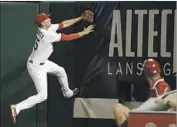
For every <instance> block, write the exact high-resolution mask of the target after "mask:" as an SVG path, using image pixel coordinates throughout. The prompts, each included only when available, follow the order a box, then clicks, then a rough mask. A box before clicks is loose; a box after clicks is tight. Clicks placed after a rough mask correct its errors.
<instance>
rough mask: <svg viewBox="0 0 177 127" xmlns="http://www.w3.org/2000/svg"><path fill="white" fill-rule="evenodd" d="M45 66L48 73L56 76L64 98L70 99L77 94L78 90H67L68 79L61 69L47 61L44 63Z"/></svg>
mask: <svg viewBox="0 0 177 127" xmlns="http://www.w3.org/2000/svg"><path fill="white" fill-rule="evenodd" d="M45 66H46V67H45V68H47V72H48V73H50V74H53V75H55V76H57V78H58V81H59V83H60V85H61V90H62V92H63V96H64V97H66V98H70V97H72V96H73V95H75V94H77V93H78V89H74V90H71V89H70V88H69V83H68V77H67V74H66V72H65V69H64V68H63V67H61V66H59V65H57V64H55V63H54V62H52V61H49V60H48V61H47V62H46V63H45Z"/></svg>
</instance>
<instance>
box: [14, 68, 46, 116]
mask: <svg viewBox="0 0 177 127" xmlns="http://www.w3.org/2000/svg"><path fill="white" fill-rule="evenodd" d="M28 72H29V75H30V76H31V78H32V80H33V82H34V84H35V87H36V89H37V92H38V94H36V95H34V96H31V97H29V98H27V99H26V100H24V101H22V102H20V103H18V104H15V105H12V106H11V109H12V115H15V114H14V113H13V112H14V111H15V112H16V115H18V114H19V112H20V111H21V110H24V109H28V108H31V107H33V106H34V105H36V104H38V103H41V102H42V101H45V100H46V99H47V73H46V72H45V71H43V70H42V69H39V68H38V70H36V69H33V68H30V67H28Z"/></svg>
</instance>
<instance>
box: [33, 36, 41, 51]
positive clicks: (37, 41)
mask: <svg viewBox="0 0 177 127" xmlns="http://www.w3.org/2000/svg"><path fill="white" fill-rule="evenodd" d="M39 41H40V40H39V38H38V37H37V38H36V41H35V42H36V43H35V44H34V50H37V48H38V43H39Z"/></svg>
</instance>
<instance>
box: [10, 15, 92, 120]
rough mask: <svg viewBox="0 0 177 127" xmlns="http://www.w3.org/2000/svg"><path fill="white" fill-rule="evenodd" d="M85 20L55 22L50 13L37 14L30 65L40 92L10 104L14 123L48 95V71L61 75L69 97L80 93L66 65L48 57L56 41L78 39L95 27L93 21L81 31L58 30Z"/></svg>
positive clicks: (64, 94)
mask: <svg viewBox="0 0 177 127" xmlns="http://www.w3.org/2000/svg"><path fill="white" fill-rule="evenodd" d="M81 20H84V19H83V17H82V15H81V16H79V17H77V18H73V19H70V20H65V21H63V22H61V23H58V24H51V19H50V14H48V15H47V14H44V13H41V14H38V15H37V16H36V23H37V25H38V27H39V28H38V32H37V34H36V40H35V44H34V47H33V50H32V53H31V55H30V56H29V58H28V60H27V69H28V72H29V75H30V76H31V78H32V80H33V82H34V84H35V87H36V90H37V94H36V95H33V96H31V97H29V98H27V99H26V100H24V101H22V102H20V103H18V104H12V105H10V109H11V113H12V118H13V122H14V123H16V117H17V115H18V114H19V113H20V111H22V110H25V109H29V108H31V107H33V106H34V105H36V104H38V103H41V102H43V101H45V100H46V99H47V73H49V74H53V75H55V76H57V78H58V81H59V83H60V85H61V90H62V93H63V96H64V97H65V98H71V97H73V96H75V95H76V94H78V92H79V89H78V88H75V89H74V90H71V89H70V88H69V85H68V78H67V74H66V72H65V69H64V68H63V67H61V66H59V65H57V64H55V63H54V62H52V61H50V60H48V58H49V57H50V55H51V54H52V52H53V43H59V42H60V41H70V40H74V39H78V38H81V37H83V36H85V35H87V34H89V33H90V32H93V31H94V25H89V26H88V27H87V28H85V29H84V30H83V31H81V32H78V33H72V34H64V33H57V30H61V29H63V28H67V27H69V26H71V25H73V24H75V23H77V22H79V21H81Z"/></svg>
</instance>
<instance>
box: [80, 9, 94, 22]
mask: <svg viewBox="0 0 177 127" xmlns="http://www.w3.org/2000/svg"><path fill="white" fill-rule="evenodd" d="M81 17H82V20H84V21H87V22H88V23H93V21H94V13H93V12H92V11H91V10H85V11H84V12H83V13H82V15H81Z"/></svg>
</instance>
